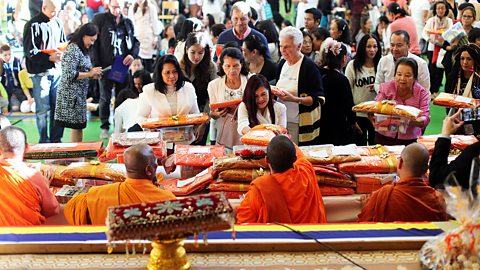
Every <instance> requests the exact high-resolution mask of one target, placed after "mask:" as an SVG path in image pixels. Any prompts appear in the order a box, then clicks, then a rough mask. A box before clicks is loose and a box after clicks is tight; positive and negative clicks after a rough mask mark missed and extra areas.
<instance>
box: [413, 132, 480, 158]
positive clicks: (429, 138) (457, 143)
mask: <svg viewBox="0 0 480 270" xmlns="http://www.w3.org/2000/svg"><path fill="white" fill-rule="evenodd" d="M437 139H438V136H437V135H426V136H420V137H419V138H418V139H417V142H418V143H421V144H423V145H424V146H425V147H426V148H427V149H428V151H429V152H430V154H432V153H433V150H434V149H435V142H436V141H437ZM451 142H452V143H451V145H450V148H452V149H460V150H464V149H465V148H467V146H469V145H472V144H474V143H476V142H478V139H477V138H476V137H475V136H474V135H452V136H451Z"/></svg>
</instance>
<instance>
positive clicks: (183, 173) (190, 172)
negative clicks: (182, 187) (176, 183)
mask: <svg viewBox="0 0 480 270" xmlns="http://www.w3.org/2000/svg"><path fill="white" fill-rule="evenodd" d="M207 168H208V166H184V165H182V166H180V179H187V178H190V177H194V176H195V175H197V174H199V173H200V172H202V171H203V170H205V169H207Z"/></svg>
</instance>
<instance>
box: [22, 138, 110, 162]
mask: <svg viewBox="0 0 480 270" xmlns="http://www.w3.org/2000/svg"><path fill="white" fill-rule="evenodd" d="M101 148H102V142H101V141H99V142H78V143H39V144H34V145H30V146H29V147H28V149H27V152H26V153H25V159H62V158H78V157H97V156H98V155H99V153H100V150H101Z"/></svg>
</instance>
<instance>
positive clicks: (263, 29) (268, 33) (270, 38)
mask: <svg viewBox="0 0 480 270" xmlns="http://www.w3.org/2000/svg"><path fill="white" fill-rule="evenodd" d="M256 27H257V29H258V31H259V32H260V33H262V34H263V35H264V36H265V38H266V39H267V42H268V50H269V51H270V56H271V57H272V60H273V61H275V62H277V61H278V59H279V58H280V56H279V53H278V31H277V28H276V27H275V24H274V23H273V22H272V20H266V21H260V22H258V23H257V25H256Z"/></svg>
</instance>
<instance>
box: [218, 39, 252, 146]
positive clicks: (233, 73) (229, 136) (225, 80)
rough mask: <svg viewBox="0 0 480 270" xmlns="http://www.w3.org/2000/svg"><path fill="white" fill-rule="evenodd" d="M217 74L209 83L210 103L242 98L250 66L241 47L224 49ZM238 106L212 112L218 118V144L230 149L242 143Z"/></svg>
mask: <svg viewBox="0 0 480 270" xmlns="http://www.w3.org/2000/svg"><path fill="white" fill-rule="evenodd" d="M217 74H218V76H220V77H219V78H217V79H215V80H213V81H211V82H210V83H209V84H208V96H209V97H210V103H218V102H223V101H228V100H235V99H242V97H243V91H244V89H245V86H246V84H247V80H248V78H247V75H248V67H247V65H246V63H245V60H244V58H243V54H242V52H241V51H240V50H239V49H237V48H232V47H230V48H224V49H223V51H222V53H221V54H220V58H219V64H218V73H217ZM236 107H237V106H235V107H226V108H219V109H214V110H212V111H211V112H210V116H211V117H212V118H213V119H215V120H216V122H215V125H216V128H217V134H216V135H217V136H216V142H217V144H221V145H224V146H225V147H227V148H230V149H232V148H233V146H234V145H237V144H240V136H239V135H238V133H237V132H235V131H236V130H237V122H236V121H235V114H236V113H235V111H236V109H237V108H236Z"/></svg>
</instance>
